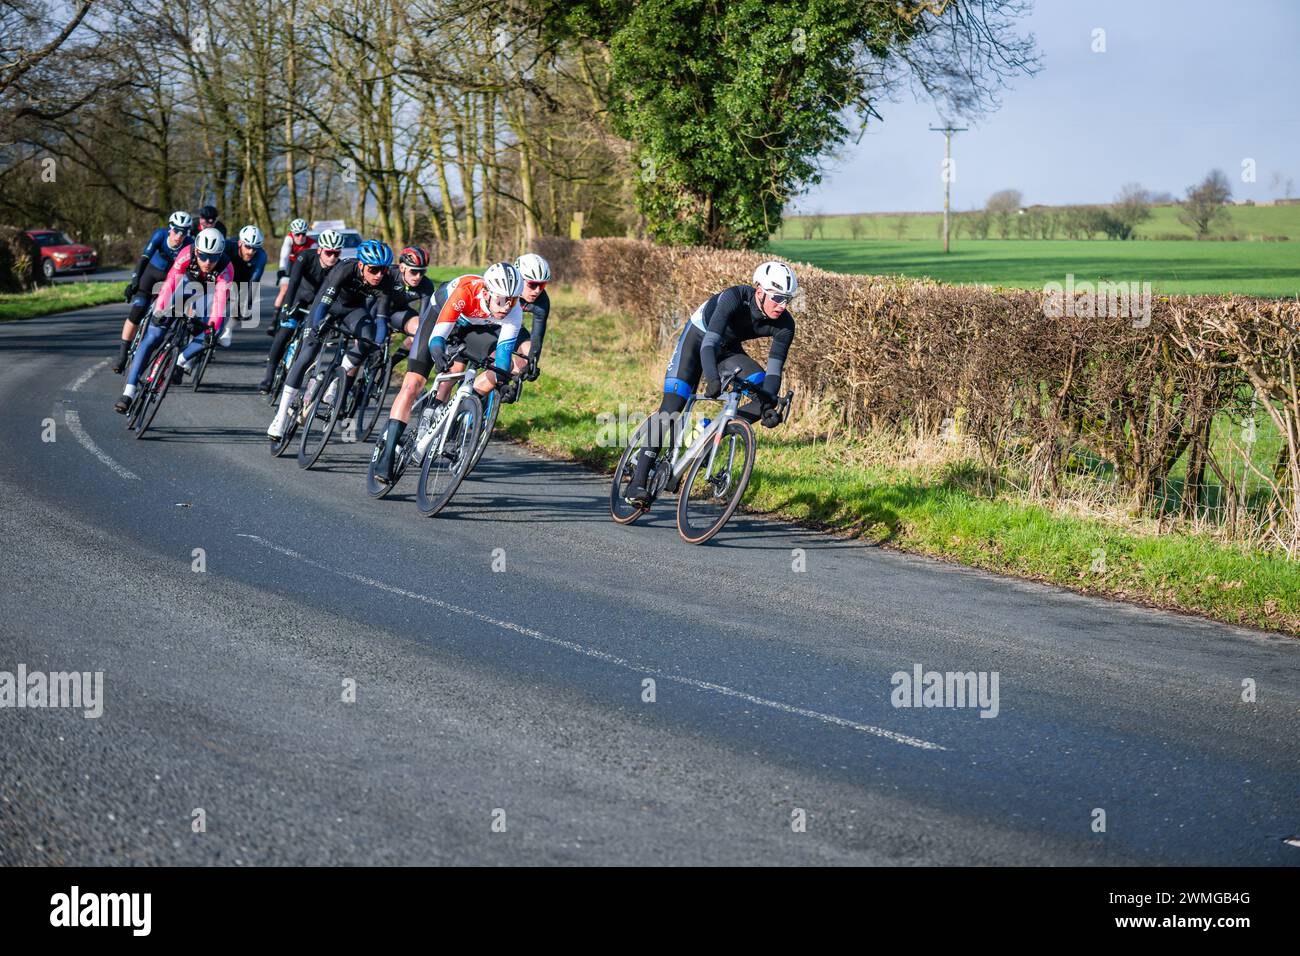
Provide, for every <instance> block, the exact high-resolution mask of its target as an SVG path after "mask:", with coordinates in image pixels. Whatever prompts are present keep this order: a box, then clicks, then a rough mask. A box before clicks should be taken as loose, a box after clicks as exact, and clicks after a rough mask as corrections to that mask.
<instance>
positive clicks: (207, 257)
mask: <svg viewBox="0 0 1300 956" xmlns="http://www.w3.org/2000/svg"><path fill="white" fill-rule="evenodd" d="M220 258H221V253H219V252H217V253H212V252H200V253H199V262H216V261H217V260H219V259H220Z"/></svg>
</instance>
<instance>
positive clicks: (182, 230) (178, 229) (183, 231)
mask: <svg viewBox="0 0 1300 956" xmlns="http://www.w3.org/2000/svg"><path fill="white" fill-rule="evenodd" d="M167 228H168V229H170V230H171V231H172V232H174V233H176V235H178V236H183V235H185V234H186V233H187V232H189V230H188V229H186V228H185V227H183V226H168V227H167Z"/></svg>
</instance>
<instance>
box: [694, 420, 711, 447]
mask: <svg viewBox="0 0 1300 956" xmlns="http://www.w3.org/2000/svg"><path fill="white" fill-rule="evenodd" d="M710 421H712V419H710V418H701V419H700V420H699V421H698V422H696V423H695V433H694V434H693V435H691V444H692V445H694V444H695V443H696V442H697V441H699V440H700V436H701V435H703V434H704V430H705V429H706V428H708V427H709V422H710Z"/></svg>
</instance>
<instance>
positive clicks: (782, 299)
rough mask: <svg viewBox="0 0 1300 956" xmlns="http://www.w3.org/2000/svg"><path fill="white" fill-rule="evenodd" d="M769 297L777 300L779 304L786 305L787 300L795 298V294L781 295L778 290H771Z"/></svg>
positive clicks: (774, 300)
mask: <svg viewBox="0 0 1300 956" xmlns="http://www.w3.org/2000/svg"><path fill="white" fill-rule="evenodd" d="M767 297H768V298H769V299H771V300H772V301H773V302H775V303H776V304H777V305H785V304H786V303H787V302H789V301H790V300H791V299H793V298H794V296H792V295H781V294H779V293H776V292H769V293H768V294H767Z"/></svg>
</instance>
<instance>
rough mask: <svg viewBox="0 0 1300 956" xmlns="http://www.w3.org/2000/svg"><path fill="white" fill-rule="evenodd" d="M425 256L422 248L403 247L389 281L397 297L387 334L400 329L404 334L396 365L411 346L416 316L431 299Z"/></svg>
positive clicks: (419, 314) (427, 258)
mask: <svg viewBox="0 0 1300 956" xmlns="http://www.w3.org/2000/svg"><path fill="white" fill-rule="evenodd" d="M428 271H429V254H428V253H427V252H425V251H424V248H423V247H422V246H407V247H406V248H405V249H403V250H402V254H401V255H400V256H398V258H397V265H396V266H395V267H394V270H393V281H394V284H395V285H396V286H397V295H396V296H395V298H394V300H393V312H392V323H391V326H390V328H391V330H392V331H394V332H396V331H397V330H399V329H401V330H402V331H404V332H405V333H406V340H405V341H404V342H403V343H402V349H401V350H400V351H399V353H398V355H399V358H398V361H400V360H401V359H403V358H405V357H406V356H407V354H409V352H410V350H411V342H412V341H413V336H414V335H415V332H416V330H417V329H418V328H419V326H420V316H421V315H423V314H424V308H425V306H426V305H427V304H428V302H429V300H430V299H432V298H433V295H434V291H435V290H434V285H433V280H432V279H430V278H429V276H428V274H427V273H428Z"/></svg>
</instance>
